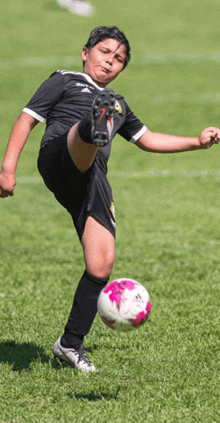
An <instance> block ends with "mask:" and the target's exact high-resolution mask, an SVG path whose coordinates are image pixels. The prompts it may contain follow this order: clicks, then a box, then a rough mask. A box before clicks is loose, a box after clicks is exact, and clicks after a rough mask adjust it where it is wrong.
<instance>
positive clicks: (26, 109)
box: [22, 107, 45, 123]
mask: <svg viewBox="0 0 220 423" xmlns="http://www.w3.org/2000/svg"><path fill="white" fill-rule="evenodd" d="M22 112H25V113H27V114H28V115H30V116H32V117H33V118H34V119H36V120H38V121H39V122H42V123H44V122H45V119H44V117H43V116H40V115H38V113H36V112H34V111H33V110H31V109H28V108H27V107H25V108H24V109H23V110H22Z"/></svg>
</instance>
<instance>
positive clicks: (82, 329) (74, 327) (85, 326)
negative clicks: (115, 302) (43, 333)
mask: <svg viewBox="0 0 220 423" xmlns="http://www.w3.org/2000/svg"><path fill="white" fill-rule="evenodd" d="M107 282H108V278H103V279H102V278H95V277H93V276H91V275H90V274H89V273H87V271H86V270H85V272H84V274H83V276H82V278H81V279H80V281H79V284H78V287H77V289H76V292H75V296H74V300H73V306H72V310H71V312H70V315H69V319H68V321H67V323H66V326H65V331H64V334H63V336H62V338H61V344H62V345H63V347H66V348H74V349H76V350H79V348H80V346H81V344H82V342H83V339H84V336H85V335H87V333H88V332H89V330H90V328H91V326H92V323H93V320H94V318H95V315H96V313H97V300H98V297H99V294H100V292H101V290H102V289H103V288H104V286H105V285H106V284H107Z"/></svg>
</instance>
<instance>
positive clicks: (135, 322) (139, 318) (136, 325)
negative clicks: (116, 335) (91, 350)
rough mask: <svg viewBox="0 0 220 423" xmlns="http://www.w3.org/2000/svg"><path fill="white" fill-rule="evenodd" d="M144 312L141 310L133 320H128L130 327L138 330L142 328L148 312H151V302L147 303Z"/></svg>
mask: <svg viewBox="0 0 220 423" xmlns="http://www.w3.org/2000/svg"><path fill="white" fill-rule="evenodd" d="M145 310H146V312H145V311H144V310H143V311H141V312H140V313H139V314H138V315H137V316H136V318H135V319H132V320H130V322H131V323H132V326H133V327H134V328H139V327H140V326H142V325H143V324H144V323H145V322H146V320H147V318H148V317H149V315H150V310H151V302H150V301H148V302H147V305H146V309H145Z"/></svg>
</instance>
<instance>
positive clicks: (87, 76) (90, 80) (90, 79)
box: [81, 72, 104, 91]
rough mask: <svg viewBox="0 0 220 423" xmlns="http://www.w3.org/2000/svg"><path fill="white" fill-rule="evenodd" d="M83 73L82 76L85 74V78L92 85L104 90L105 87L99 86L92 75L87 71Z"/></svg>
mask: <svg viewBox="0 0 220 423" xmlns="http://www.w3.org/2000/svg"><path fill="white" fill-rule="evenodd" d="M81 75H82V76H84V78H86V79H87V81H88V82H90V84H92V85H94V87H96V88H97V89H98V90H100V91H102V90H104V88H102V87H99V86H98V85H97V84H96V83H95V82H94V81H93V79H92V78H91V76H89V75H87V73H84V72H83V73H81Z"/></svg>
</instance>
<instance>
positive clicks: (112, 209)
mask: <svg viewBox="0 0 220 423" xmlns="http://www.w3.org/2000/svg"><path fill="white" fill-rule="evenodd" d="M110 212H111V214H112V216H113V218H114V220H115V204H114V201H112V202H111V205H110Z"/></svg>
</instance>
